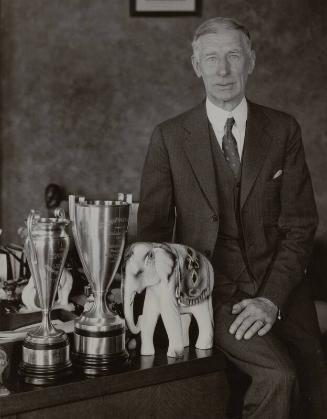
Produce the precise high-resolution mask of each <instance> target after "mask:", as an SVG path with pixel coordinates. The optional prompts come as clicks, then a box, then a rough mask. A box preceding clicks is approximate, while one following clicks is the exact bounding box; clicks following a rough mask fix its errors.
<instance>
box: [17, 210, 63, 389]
mask: <svg viewBox="0 0 327 419" xmlns="http://www.w3.org/2000/svg"><path fill="white" fill-rule="evenodd" d="M54 215H55V217H54V218H41V216H40V215H39V214H38V213H36V212H35V211H34V210H32V211H31V212H30V214H29V216H28V219H27V238H26V241H25V249H24V251H25V254H26V257H27V261H28V264H29V266H30V270H31V274H32V276H33V279H34V281H35V288H36V290H37V296H38V298H39V303H40V307H41V310H42V323H41V324H40V326H38V327H37V328H35V329H33V330H32V331H30V332H28V333H27V335H26V337H25V339H24V342H23V360H22V363H21V365H20V373H21V374H22V375H23V377H24V380H25V381H26V382H29V383H32V384H49V383H51V382H53V381H55V380H56V379H58V378H59V377H61V376H62V375H64V374H67V373H68V372H69V367H70V366H71V361H70V357H69V341H68V338H67V336H66V334H65V333H64V332H63V331H62V330H58V329H56V328H55V327H54V326H53V325H52V323H51V320H50V313H51V309H52V306H53V304H54V301H55V297H56V294H57V289H58V284H59V280H60V276H61V273H62V270H63V268H64V264H65V260H66V257H67V253H68V248H69V235H68V233H67V228H68V225H69V220H67V219H65V213H64V211H63V210H62V209H59V208H58V209H57V210H55V214H54Z"/></svg>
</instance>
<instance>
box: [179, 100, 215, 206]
mask: <svg viewBox="0 0 327 419" xmlns="http://www.w3.org/2000/svg"><path fill="white" fill-rule="evenodd" d="M184 129H185V137H184V143H183V145H184V150H185V152H186V154H187V157H188V160H189V162H190V164H191V166H192V169H193V172H194V174H195V177H196V178H197V180H198V182H199V185H200V188H201V190H202V192H203V194H204V195H205V197H206V198H207V200H208V202H209V204H210V206H211V207H212V209H213V210H214V211H215V212H216V213H217V212H218V199H217V186H216V179H215V170H214V166H213V159H212V152H211V144H210V136H209V126H208V119H207V114H206V109H205V102H203V103H201V104H200V105H199V106H197V107H196V108H195V109H194V111H193V112H192V113H191V114H189V117H188V118H187V119H186V120H185V121H184Z"/></svg>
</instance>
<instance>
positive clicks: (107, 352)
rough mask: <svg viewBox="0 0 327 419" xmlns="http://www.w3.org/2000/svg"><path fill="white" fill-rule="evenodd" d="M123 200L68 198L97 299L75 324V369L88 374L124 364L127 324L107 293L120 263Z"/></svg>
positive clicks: (125, 223) (125, 219)
mask: <svg viewBox="0 0 327 419" xmlns="http://www.w3.org/2000/svg"><path fill="white" fill-rule="evenodd" d="M129 206H130V205H129V203H127V202H125V201H119V200H117V201H89V200H86V199H85V198H84V197H76V196H74V195H70V196H69V215H70V219H71V222H72V231H73V236H74V240H75V245H76V249H77V252H78V255H79V257H80V260H81V263H82V266H83V269H84V273H85V275H86V277H87V279H88V282H89V285H90V288H91V292H92V293H93V296H94V303H93V306H92V307H91V308H90V309H89V310H88V311H84V312H83V313H82V315H81V316H80V317H79V318H78V319H77V320H75V330H74V342H75V349H74V353H73V360H74V364H75V365H76V366H77V367H79V368H80V369H81V370H82V371H83V372H84V373H85V374H87V375H100V374H105V373H106V372H108V371H111V370H113V369H115V368H116V367H120V366H122V365H124V363H125V362H126V361H127V359H128V354H127V351H126V349H125V320H124V319H122V318H120V317H119V316H118V315H116V314H114V313H112V312H111V311H110V309H109V308H108V306H107V293H108V290H109V287H110V285H111V282H112V281H113V279H114V276H115V274H116V272H117V269H118V267H119V263H120V261H121V258H122V255H123V251H124V246H125V240H126V234H127V227H128V218H129Z"/></svg>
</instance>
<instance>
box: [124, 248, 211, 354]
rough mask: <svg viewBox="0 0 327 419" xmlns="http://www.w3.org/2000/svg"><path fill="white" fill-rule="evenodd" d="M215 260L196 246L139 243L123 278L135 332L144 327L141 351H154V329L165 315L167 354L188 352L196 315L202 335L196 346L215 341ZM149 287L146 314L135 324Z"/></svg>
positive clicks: (129, 252) (126, 305) (126, 308)
mask: <svg viewBox="0 0 327 419" xmlns="http://www.w3.org/2000/svg"><path fill="white" fill-rule="evenodd" d="M213 282H214V274H213V269H212V266H211V263H210V262H209V261H208V259H207V258H206V257H205V256H203V255H202V254H201V253H199V252H197V251H195V250H194V249H192V248H191V247H188V246H184V245H180V244H170V243H161V244H160V243H149V242H139V243H134V244H132V245H131V246H130V247H129V248H128V249H127V250H126V252H125V257H124V274H123V280H122V287H123V301H124V314H125V319H126V323H127V326H128V328H129V329H130V331H131V332H132V333H133V334H137V333H139V332H141V355H153V354H154V352H155V350H154V346H153V333H154V330H155V326H156V324H157V321H158V317H159V315H161V317H162V321H163V324H164V326H165V328H166V332H167V335H168V340H169V347H168V352H167V355H168V356H169V357H182V356H183V352H184V347H185V346H188V345H189V325H190V322H191V315H192V314H193V316H194V317H195V319H196V321H197V324H198V328H199V335H198V339H197V342H196V345H195V346H196V348H198V349H209V348H212V346H213V313H212V301H211V294H212V289H213ZM145 288H146V294H145V299H144V306H143V314H142V315H141V316H139V319H138V322H137V324H136V325H135V322H134V317H133V302H134V297H135V294H136V293H141V292H142V291H143V290H144V289H145Z"/></svg>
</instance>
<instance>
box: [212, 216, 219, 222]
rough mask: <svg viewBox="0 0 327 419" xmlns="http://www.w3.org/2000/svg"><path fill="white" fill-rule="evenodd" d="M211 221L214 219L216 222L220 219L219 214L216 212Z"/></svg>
mask: <svg viewBox="0 0 327 419" xmlns="http://www.w3.org/2000/svg"><path fill="white" fill-rule="evenodd" d="M211 221H212V222H213V223H216V222H217V221H218V215H217V214H214V215H213V216H212V217H211Z"/></svg>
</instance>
